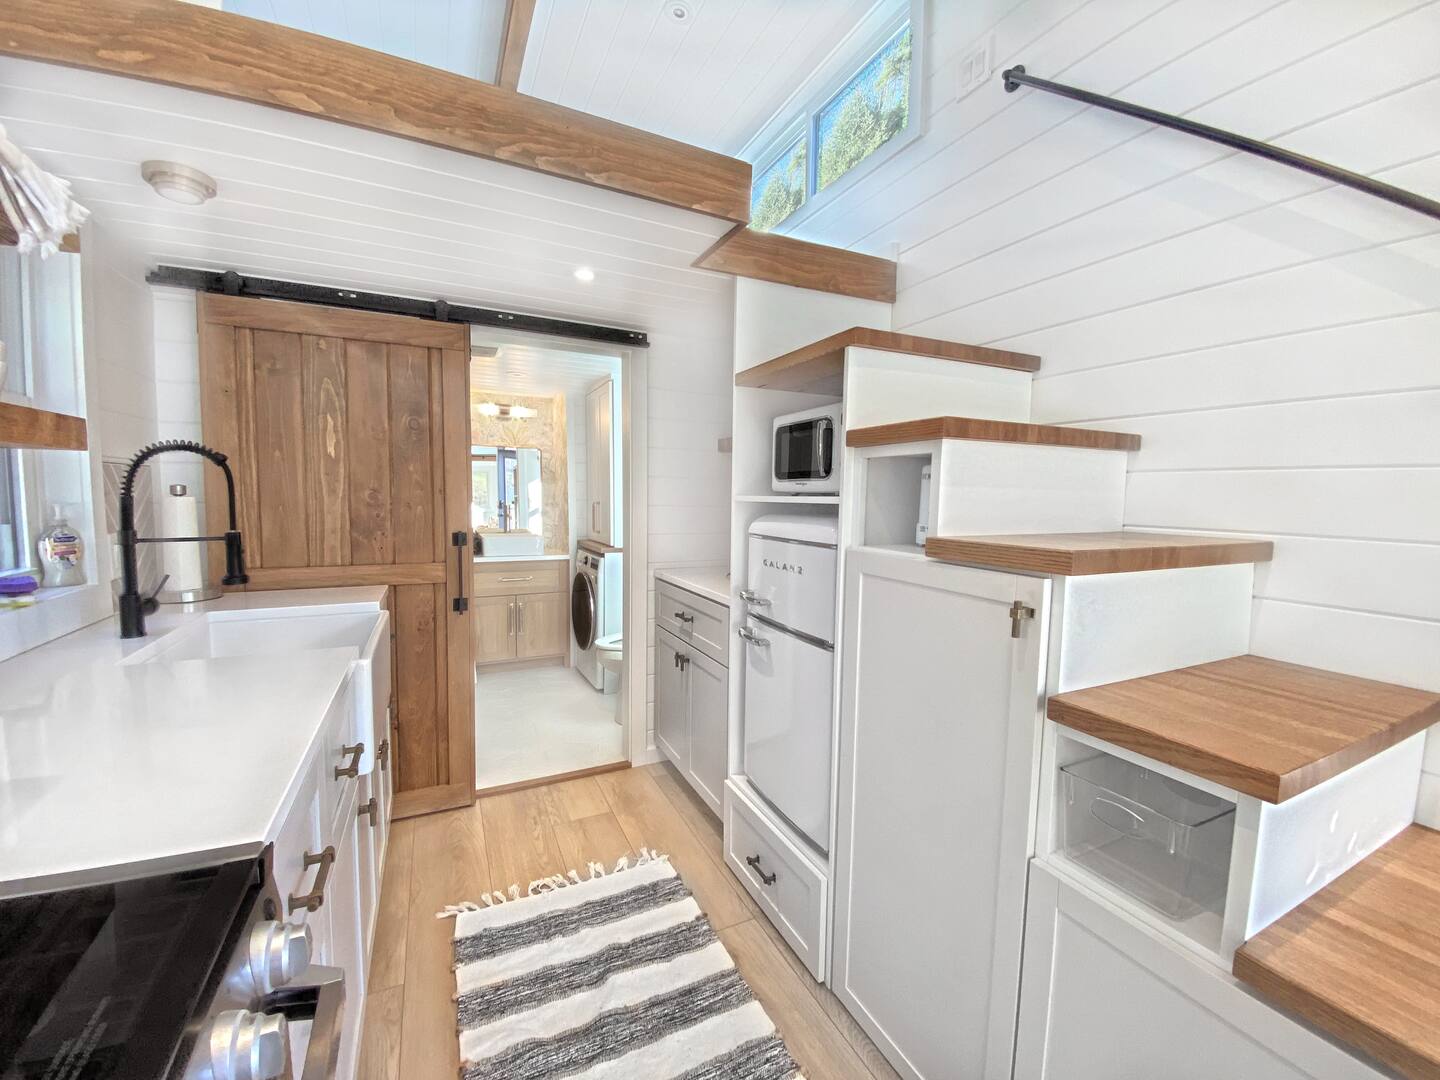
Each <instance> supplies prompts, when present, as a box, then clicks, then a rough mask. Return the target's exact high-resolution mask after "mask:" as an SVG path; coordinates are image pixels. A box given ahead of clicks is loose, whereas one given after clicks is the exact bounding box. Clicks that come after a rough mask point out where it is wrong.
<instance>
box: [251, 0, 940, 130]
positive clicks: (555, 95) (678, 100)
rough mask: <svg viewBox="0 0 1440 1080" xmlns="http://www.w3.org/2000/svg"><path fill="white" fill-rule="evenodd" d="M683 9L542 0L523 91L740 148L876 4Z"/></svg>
mask: <svg viewBox="0 0 1440 1080" xmlns="http://www.w3.org/2000/svg"><path fill="white" fill-rule="evenodd" d="M260 2H263V0H260ZM458 2H460V0H457V3H458ZM947 2H948V0H947ZM675 6H677V5H676V2H675V0H539V2H538V3H537V4H536V7H535V19H534V22H533V23H532V25H531V29H530V42H529V45H528V47H527V48H526V50H525V64H524V67H523V68H522V69H521V73H520V87H519V89H520V92H521V93H523V94H530V95H532V96H534V97H539V98H544V99H546V100H547V101H554V102H558V103H559V104H561V105H568V106H569V107H571V108H573V109H579V110H581V111H582V112H587V113H592V114H594V115H596V116H603V117H606V118H607V119H610V120H618V121H619V122H620V123H622V124H629V125H630V126H631V127H637V128H642V129H644V130H646V131H653V132H655V133H656V134H659V135H666V136H668V137H670V138H672V139H679V140H680V141H682V142H687V143H691V144H693V145H695V146H703V147H705V148H706V149H708V150H715V151H718V152H720V153H722V154H731V155H737V154H738V153H739V152H740V150H741V149H742V148H743V147H744V146H745V144H746V143H747V142H748V141H749V140H750V137H751V136H752V135H754V134H755V133H756V132H757V131H759V130H760V128H761V127H762V126H763V125H764V124H765V122H766V121H767V120H769V119H770V118H771V117H772V116H773V115H774V114H775V112H776V110H778V109H779V108H780V107H781V106H782V105H784V104H785V102H786V101H787V99H789V97H790V96H791V94H792V93H793V92H794V91H795V90H796V88H797V87H798V86H799V85H800V84H801V83H802V82H803V81H804V79H805V78H806V76H808V75H809V74H810V73H811V72H812V71H814V70H815V69H816V68H818V67H819V66H820V65H821V64H822V63H823V62H824V60H825V58H826V56H828V55H829V54H830V53H831V51H832V50H834V49H835V48H836V46H838V45H839V44H840V43H841V42H842V41H843V40H844V39H845V38H846V36H847V35H848V34H849V33H850V31H851V30H853V29H854V27H855V26H856V24H857V23H859V22H860V20H861V19H862V18H863V17H864V16H865V13H866V12H867V11H869V10H870V9H871V8H872V7H873V6H875V0H680V3H679V6H681V7H683V8H685V9H686V10H688V11H689V12H690V15H689V17H688V18H687V19H685V20H683V21H678V22H677V21H676V20H674V19H672V18H671V17H670V16H669V15H668V14H667V12H668V11H669V10H670V9H671V8H673V7H675Z"/></svg>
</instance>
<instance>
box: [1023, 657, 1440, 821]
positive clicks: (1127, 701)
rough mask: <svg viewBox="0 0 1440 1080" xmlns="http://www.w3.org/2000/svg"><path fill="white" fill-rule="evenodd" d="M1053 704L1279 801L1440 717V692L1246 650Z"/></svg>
mask: <svg viewBox="0 0 1440 1080" xmlns="http://www.w3.org/2000/svg"><path fill="white" fill-rule="evenodd" d="M1045 711H1046V715H1047V716H1049V718H1050V719H1051V720H1054V721H1055V722H1056V723H1057V724H1062V725H1064V726H1065V727H1069V728H1073V729H1075V730H1076V731H1081V732H1084V733H1085V734H1087V735H1093V736H1094V737H1095V738H1097V739H1102V740H1104V741H1105V742H1109V743H1114V744H1115V745H1116V746H1120V747H1124V748H1125V749H1126V750H1131V751H1134V752H1135V753H1137V754H1141V755H1143V756H1144V757H1148V758H1154V759H1155V760H1157V761H1161V762H1164V763H1165V764H1167V765H1173V766H1174V767H1175V768H1177V769H1181V770H1183V771H1185V772H1188V773H1194V774H1195V775H1196V776H1201V777H1204V778H1205V779H1206V780H1213V781H1214V782H1215V783H1217V784H1220V785H1221V786H1222V787H1227V788H1231V789H1232V790H1234V791H1239V792H1242V793H1243V794H1246V795H1253V796H1254V797H1255V798H1257V799H1263V800H1264V801H1265V802H1270V803H1280V802H1284V801H1285V800H1286V799H1290V798H1293V797H1294V796H1296V795H1299V794H1300V793H1301V792H1304V791H1308V790H1309V789H1310V788H1313V787H1315V786H1316V785H1318V784H1321V783H1324V782H1325V781H1326V780H1329V779H1330V778H1331V777H1334V776H1338V775H1339V774H1340V773H1342V772H1345V771H1346V770H1347V769H1351V768H1354V767H1355V766H1356V765H1359V764H1360V763H1361V762H1363V761H1366V760H1368V759H1369V758H1372V757H1374V756H1375V755H1376V754H1378V753H1380V752H1381V751H1382V750H1387V749H1389V748H1390V747H1392V746H1394V745H1396V744H1397V743H1400V742H1403V741H1405V740H1406V739H1408V738H1410V736H1412V735H1415V734H1418V733H1419V732H1421V731H1424V730H1425V729H1426V728H1428V727H1430V726H1431V725H1432V724H1434V723H1436V722H1440V694H1432V693H1427V692H1425V691H1423V690H1412V689H1410V688H1409V687H1405V686H1395V685H1393V684H1390V683H1382V682H1376V681H1374V680H1372V679H1359V678H1356V677H1355V676H1353V675H1341V674H1339V673H1338V672H1334V671H1324V670H1322V669H1320V668H1310V667H1302V666H1300V665H1299V664H1288V663H1285V662H1283V661H1280V660H1270V659H1267V658H1265V657H1260V656H1248V655H1247V656H1233V657H1231V658H1229V659H1228V660H1217V661H1215V662H1213V663H1209V664H1199V665H1196V666H1195V667H1187V668H1180V669H1178V670H1176V671H1165V672H1161V673H1160V674H1158V675H1146V676H1144V677H1143V678H1139V679H1127V680H1125V681H1123V682H1117V683H1108V684H1106V685H1103V686H1092V687H1090V688H1088V689H1085V690H1073V691H1070V692H1069V693H1065V694H1057V695H1055V696H1054V697H1052V698H1050V700H1049V702H1048V704H1047V706H1046V710H1045Z"/></svg>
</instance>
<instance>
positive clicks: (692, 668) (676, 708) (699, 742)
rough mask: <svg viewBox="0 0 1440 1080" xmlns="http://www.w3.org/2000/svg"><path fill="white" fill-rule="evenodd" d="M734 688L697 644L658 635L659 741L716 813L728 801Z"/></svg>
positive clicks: (661, 631) (666, 633)
mask: <svg viewBox="0 0 1440 1080" xmlns="http://www.w3.org/2000/svg"><path fill="white" fill-rule="evenodd" d="M729 717H730V690H729V681H728V675H727V673H726V669H725V668H724V667H723V666H722V665H720V664H717V663H716V662H715V661H714V660H713V659H711V658H710V657H709V656H707V655H706V654H705V653H704V652H702V651H701V650H700V648H698V647H697V646H696V645H695V644H694V643H691V642H687V641H683V640H681V639H680V638H678V637H676V636H675V635H674V634H672V633H671V632H670V631H669V630H665V629H659V630H656V632H655V743H656V745H657V746H658V747H659V748H660V752H661V753H663V754H664V755H665V756H666V757H667V758H669V759H670V760H671V762H673V763H674V765H675V767H676V768H677V769H679V770H680V772H681V774H682V775H683V776H684V777H685V779H686V780H688V781H689V782H690V786H691V787H693V788H694V789H695V791H696V792H697V793H698V794H699V795H700V797H701V798H702V799H704V800H705V803H706V805H708V806H709V807H710V809H712V810H714V811H715V813H717V814H718V813H720V808H721V803H722V802H723V800H724V786H725V765H726V758H727V754H728V750H729Z"/></svg>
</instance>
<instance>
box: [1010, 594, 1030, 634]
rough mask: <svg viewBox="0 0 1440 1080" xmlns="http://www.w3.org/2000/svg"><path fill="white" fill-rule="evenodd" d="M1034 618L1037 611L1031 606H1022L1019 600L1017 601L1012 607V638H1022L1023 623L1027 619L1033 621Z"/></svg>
mask: <svg viewBox="0 0 1440 1080" xmlns="http://www.w3.org/2000/svg"><path fill="white" fill-rule="evenodd" d="M1034 617H1035V609H1034V608H1033V607H1031V606H1030V605H1029V604H1022V603H1021V602H1020V601H1019V600H1016V601H1015V602H1014V603H1013V604H1011V605H1010V636H1011V637H1012V638H1018V637H1019V636H1020V624H1021V622H1023V621H1024V620H1026V619H1033V618H1034Z"/></svg>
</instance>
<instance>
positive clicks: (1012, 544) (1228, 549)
mask: <svg viewBox="0 0 1440 1080" xmlns="http://www.w3.org/2000/svg"><path fill="white" fill-rule="evenodd" d="M925 554H926V555H928V556H930V557H931V558H932V559H939V560H941V561H943V562H953V563H966V564H968V565H971V566H983V567H986V568H988V569H991V570H1018V571H1022V572H1026V573H1034V574H1064V575H1067V576H1071V577H1080V576H1085V575H1090V574H1128V573H1133V572H1135V571H1139V570H1179V569H1182V568H1188V567H1193V566H1222V565H1225V564H1228V563H1254V562H1269V561H1270V559H1271V558H1273V557H1274V554H1275V545H1274V544H1273V543H1271V542H1270V541H1269V540H1237V539H1235V538H1233V537H1228V536H1191V535H1181V534H1176V533H1151V532H1082V533H1011V534H1004V535H996V536H932V537H930V538H929V539H928V540H927V541H926V542H925Z"/></svg>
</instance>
